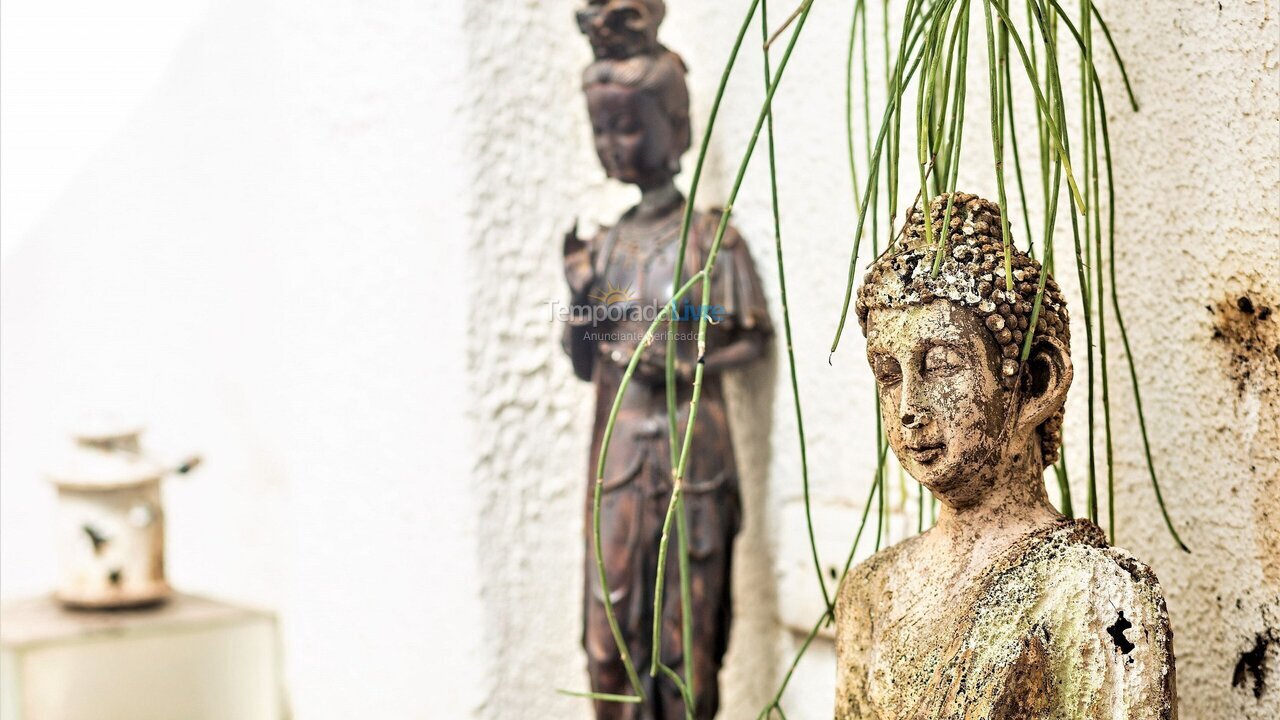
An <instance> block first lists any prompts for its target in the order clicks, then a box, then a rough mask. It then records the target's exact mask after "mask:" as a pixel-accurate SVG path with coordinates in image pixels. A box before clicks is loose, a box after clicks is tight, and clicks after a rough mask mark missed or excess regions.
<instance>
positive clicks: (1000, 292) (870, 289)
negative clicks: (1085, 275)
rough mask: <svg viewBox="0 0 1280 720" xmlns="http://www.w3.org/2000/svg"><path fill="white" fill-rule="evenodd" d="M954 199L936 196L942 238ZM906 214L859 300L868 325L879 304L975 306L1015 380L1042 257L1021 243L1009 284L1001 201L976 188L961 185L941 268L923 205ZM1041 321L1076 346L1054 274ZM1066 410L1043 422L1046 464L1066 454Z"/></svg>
mask: <svg viewBox="0 0 1280 720" xmlns="http://www.w3.org/2000/svg"><path fill="white" fill-rule="evenodd" d="M946 206H947V195H945V194H944V195H939V196H938V197H936V198H934V199H933V202H931V203H929V215H930V218H931V220H932V226H933V236H934V238H935V240H936V239H937V238H939V237H940V236H941V234H942V231H943V229H942V221H943V219H944V215H945V212H944V211H945V208H946ZM906 222H907V226H906V229H905V232H904V236H903V241H902V243H901V244H899V245H897V246H891V247H890V248H889V249H888V250H886V251H885V252H884V254H882V255H881V256H880V257H879V258H877V259H876V261H875V263H874V264H873V265H872V267H871V270H870V271H868V272H867V274H866V277H865V278H864V279H863V285H862V287H861V288H859V289H858V301H857V305H856V306H855V307H856V312H857V314H858V321H859V322H860V323H861V324H862V330H863V332H864V333H865V332H866V329H867V315H868V313H869V312H870V311H871V310H873V309H875V308H886V307H903V306H908V305H923V304H927V303H930V302H933V301H934V300H946V301H949V302H951V303H954V304H956V305H960V306H962V307H967V308H969V309H970V310H972V311H973V312H975V313H977V315H978V318H979V319H980V320H982V322H983V324H985V325H986V327H987V330H988V332H990V333H991V336H992V338H993V339H994V340H995V342H996V345H997V346H998V347H999V349H1000V360H999V373H1000V375H1001V378H1002V379H1003V381H1004V383H1005V384H1006V385H1008V386H1011V385H1012V384H1013V383H1014V382H1015V381H1016V380H1017V379H1018V377H1019V370H1020V369H1021V363H1020V355H1021V350H1022V342H1023V339H1024V338H1025V337H1026V333H1027V330H1028V328H1029V327H1030V324H1031V314H1032V310H1033V305H1034V300H1035V296H1036V290H1037V281H1038V280H1039V277H1040V263H1039V262H1037V261H1036V260H1035V259H1034V258H1032V257H1031V256H1029V255H1027V253H1025V252H1023V251H1021V250H1018V249H1016V248H1013V249H1012V252H1011V257H1010V266H1011V275H1012V276H1013V288H1012V289H1009V288H1008V287H1007V286H1006V281H1005V275H1004V246H1003V242H1002V240H1001V227H1000V208H998V207H997V206H996V205H995V204H994V203H992V202H989V201H987V200H983V199H982V198H980V197H978V196H976V195H970V194H967V193H956V197H955V203H954V205H953V207H952V212H951V227H950V228H949V229H948V230H947V234H948V243H947V248H946V253H945V256H944V257H943V259H942V264H941V266H940V267H939V272H938V273H937V274H936V275H935V274H934V273H933V265H934V262H935V261H936V253H937V245H936V244H929V242H928V238H927V237H926V236H927V232H926V230H925V224H924V214H923V213H922V212H921V210H920V208H919V207H914V208H912V209H911V210H910V212H909V214H908V215H907V221H906ZM1035 322H1036V334H1037V336H1040V337H1051V338H1054V339H1056V340H1057V341H1058V342H1059V343H1061V344H1062V345H1063V347H1064V348H1067V349H1068V350H1069V349H1070V343H1071V331H1070V327H1069V326H1068V324H1067V323H1068V319H1067V303H1066V300H1065V299H1064V298H1063V296H1062V292H1061V291H1060V290H1059V289H1058V283H1057V282H1055V281H1054V279H1053V276H1051V275H1050V276H1048V277H1047V278H1046V282H1045V291H1044V299H1043V302H1042V303H1041V306H1040V310H1039V312H1038V313H1037V315H1036V321H1035ZM1024 381H1025V378H1024ZM1062 414H1063V411H1062V410H1061V409H1060V410H1058V412H1056V413H1055V414H1054V415H1053V417H1051V418H1049V419H1048V420H1046V421H1045V422H1044V423H1043V424H1042V425H1041V426H1040V428H1039V434H1040V445H1041V450H1042V452H1043V455H1044V461H1045V464H1049V463H1052V462H1054V461H1055V460H1056V459H1057V458H1058V449H1059V447H1060V446H1061V443H1062V434H1061V432H1062Z"/></svg>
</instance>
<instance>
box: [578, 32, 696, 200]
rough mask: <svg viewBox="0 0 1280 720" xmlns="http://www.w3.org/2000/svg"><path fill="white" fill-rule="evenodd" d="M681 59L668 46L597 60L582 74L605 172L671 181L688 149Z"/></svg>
mask: <svg viewBox="0 0 1280 720" xmlns="http://www.w3.org/2000/svg"><path fill="white" fill-rule="evenodd" d="M684 76H685V67H684V62H683V61H682V60H681V59H680V56H679V55H676V54H675V53H673V52H671V51H670V50H665V49H664V50H659V51H658V52H657V53H656V54H652V55H636V56H634V57H630V58H627V59H625V60H597V61H596V62H594V63H592V64H591V65H590V67H588V68H587V70H586V72H585V73H584V74H583V81H582V85H583V91H584V92H585V93H586V96H587V110H588V111H589V113H590V115H591V130H592V135H593V136H594V138H595V146H596V154H597V155H598V156H599V158H600V164H601V165H603V166H604V169H605V172H606V173H607V174H608V175H609V177H611V178H614V179H616V180H621V181H622V182H625V183H630V184H632V185H638V186H640V187H641V188H651V187H657V186H659V185H662V184H664V183H667V182H670V181H671V179H672V178H674V177H675V176H676V174H677V173H679V172H680V156H681V155H683V154H684V152H685V151H686V150H688V149H689V136H690V129H689V89H688V87H687V86H686V85H685V77H684Z"/></svg>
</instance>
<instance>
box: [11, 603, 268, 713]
mask: <svg viewBox="0 0 1280 720" xmlns="http://www.w3.org/2000/svg"><path fill="white" fill-rule="evenodd" d="M279 647H280V645H279V638H278V635H277V631H276V619H275V616H274V615H272V614H271V613H267V612H262V611H258V610H249V609H245V608H240V607H235V606H231V605H227V604H225V603H220V602H215V601H212V600H206V599H204V598H199V597H193V596H190V595H181V594H175V595H174V596H173V597H172V598H171V599H170V600H169V601H168V602H167V603H165V604H164V605H161V606H159V607H155V608H150V609H135V610H117V611H96V612H87V611H73V610H67V609H64V608H63V607H61V606H60V605H59V604H58V603H56V602H55V601H54V600H53V599H52V598H36V599H31V600H22V601H17V602H14V603H7V604H5V605H4V606H3V607H2V608H0V720H90V719H92V720H233V719H234V720H280V719H281V718H283V717H285V712H284V708H285V703H284V698H283V693H282V692H281V678H280V656H279Z"/></svg>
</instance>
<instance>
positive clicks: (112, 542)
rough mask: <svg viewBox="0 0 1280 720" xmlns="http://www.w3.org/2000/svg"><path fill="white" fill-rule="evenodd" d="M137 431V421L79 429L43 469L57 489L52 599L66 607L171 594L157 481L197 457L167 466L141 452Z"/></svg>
mask: <svg viewBox="0 0 1280 720" xmlns="http://www.w3.org/2000/svg"><path fill="white" fill-rule="evenodd" d="M141 433H142V429H141V428H140V427H137V426H123V427H122V426H110V427H102V428H96V429H93V430H89V431H85V432H79V433H76V434H74V435H73V436H72V437H73V440H74V443H73V445H72V447H71V448H70V452H69V453H68V455H67V457H66V458H65V459H64V460H63V462H62V463H61V464H60V465H58V466H57V469H55V470H53V471H51V472H49V473H48V479H49V480H50V481H51V482H52V483H53V484H54V485H55V486H56V487H57V489H58V510H57V514H58V519H57V543H58V563H59V569H58V577H59V580H58V590H57V593H56V597H57V599H58V600H59V601H60V602H62V603H63V604H65V605H69V606H72V607H80V608H103V609H106V608H123V607H136V606H140V605H149V604H154V603H158V602H161V601H163V600H164V599H165V598H167V597H168V596H169V592H170V588H169V583H168V581H166V580H165V575H164V506H163V504H162V502H161V497H160V481H161V480H162V479H164V477H165V476H166V475H169V474H171V473H186V472H189V471H191V470H192V469H194V468H195V467H196V465H197V464H199V458H198V457H192V458H191V459H189V460H187V461H185V462H183V463H181V464H178V465H177V466H176V467H170V466H166V465H164V464H162V463H160V462H157V461H156V460H154V459H152V458H149V457H147V456H146V455H144V454H143V453H142V450H141V448H140V447H139V444H138V436H139V435H140V434H141Z"/></svg>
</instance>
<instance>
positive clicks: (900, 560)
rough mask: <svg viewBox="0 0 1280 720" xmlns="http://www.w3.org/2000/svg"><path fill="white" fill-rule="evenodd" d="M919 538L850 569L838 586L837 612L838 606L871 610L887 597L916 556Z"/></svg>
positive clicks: (907, 541)
mask: <svg viewBox="0 0 1280 720" xmlns="http://www.w3.org/2000/svg"><path fill="white" fill-rule="evenodd" d="M921 537H922V536H921V535H913V536H912V537H909V538H907V539H905V540H903V541H901V542H898V543H896V544H894V545H890V546H889V547H887V548H885V549H883V550H880V551H878V552H876V553H875V554H873V555H871V556H870V557H868V558H866V559H864V560H863V561H862V562H860V563H858V564H857V565H854V566H853V567H851V568H849V574H848V576H847V577H846V578H845V581H844V583H843V584H842V585H841V586H840V595H839V597H838V598H837V611H839V610H840V606H845V607H848V606H856V607H864V608H870V607H871V606H872V605H876V604H878V603H879V602H881V601H883V600H886V599H887V598H889V597H890V596H891V595H892V592H893V590H894V588H895V585H896V582H895V578H896V576H898V575H899V574H900V573H901V572H902V570H903V569H904V568H906V567H908V566H910V565H911V562H912V559H913V558H914V557H915V556H916V555H917V554H918V553H917V551H918V549H919V547H920V538H921Z"/></svg>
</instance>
